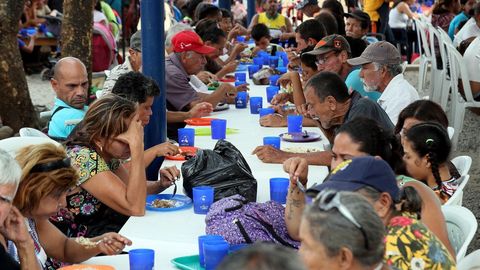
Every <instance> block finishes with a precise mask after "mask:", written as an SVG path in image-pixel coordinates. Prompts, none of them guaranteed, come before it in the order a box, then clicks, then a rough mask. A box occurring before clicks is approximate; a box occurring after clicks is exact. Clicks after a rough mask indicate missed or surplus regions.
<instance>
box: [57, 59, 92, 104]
mask: <svg viewBox="0 0 480 270" xmlns="http://www.w3.org/2000/svg"><path fill="white" fill-rule="evenodd" d="M51 84H52V88H53V90H55V93H56V94H57V98H58V99H60V100H62V101H63V102H65V103H67V104H68V105H70V106H72V107H74V108H77V109H83V106H84V105H85V102H86V100H87V92H88V74H87V69H86V67H85V65H84V64H83V63H82V61H80V60H79V59H77V58H75V57H64V58H62V59H60V60H59V61H58V62H57V64H56V65H55V67H54V69H53V78H52V80H51Z"/></svg>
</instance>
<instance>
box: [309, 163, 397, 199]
mask: <svg viewBox="0 0 480 270" xmlns="http://www.w3.org/2000/svg"><path fill="white" fill-rule="evenodd" d="M363 187H372V188H374V189H376V190H378V191H379V192H387V193H388V194H390V196H391V197H392V200H393V201H398V196H399V192H400V191H399V188H398V186H397V179H396V177H395V174H394V173H393V170H392V169H391V168H390V165H388V163H387V162H385V161H384V160H382V159H379V158H375V157H372V156H368V157H357V158H353V159H351V160H347V161H344V162H342V163H340V164H339V165H338V166H337V168H335V169H334V170H333V171H332V173H331V174H330V177H329V178H328V179H327V180H326V181H325V182H323V183H322V184H320V185H316V186H314V187H312V188H310V189H308V190H307V194H308V195H309V196H314V195H316V194H317V193H318V192H321V191H322V190H326V189H333V190H338V191H357V190H359V189H361V188H363Z"/></svg>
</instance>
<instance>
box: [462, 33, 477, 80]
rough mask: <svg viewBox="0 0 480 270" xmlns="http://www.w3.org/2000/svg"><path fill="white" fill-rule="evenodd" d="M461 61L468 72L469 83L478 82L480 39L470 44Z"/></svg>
mask: <svg viewBox="0 0 480 270" xmlns="http://www.w3.org/2000/svg"><path fill="white" fill-rule="evenodd" d="M463 60H464V63H465V66H466V67H467V70H468V77H469V79H470V81H474V82H480V72H479V71H480V37H477V38H476V39H474V40H473V41H472V43H470V46H468V48H467V50H466V51H465V53H464V54H463Z"/></svg>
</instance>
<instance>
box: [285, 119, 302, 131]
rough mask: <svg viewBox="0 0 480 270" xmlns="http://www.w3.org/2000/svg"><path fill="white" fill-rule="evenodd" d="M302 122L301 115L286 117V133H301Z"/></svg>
mask: <svg viewBox="0 0 480 270" xmlns="http://www.w3.org/2000/svg"><path fill="white" fill-rule="evenodd" d="M302 121H303V116H301V115H288V116H287V126H288V133H298V132H302Z"/></svg>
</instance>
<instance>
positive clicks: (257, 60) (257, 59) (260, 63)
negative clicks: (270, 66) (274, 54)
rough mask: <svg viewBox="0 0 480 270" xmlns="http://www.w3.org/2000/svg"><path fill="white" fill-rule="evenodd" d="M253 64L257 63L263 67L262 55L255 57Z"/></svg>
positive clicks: (259, 66)
mask: <svg viewBox="0 0 480 270" xmlns="http://www.w3.org/2000/svg"><path fill="white" fill-rule="evenodd" d="M253 64H255V65H257V66H258V68H259V69H260V68H262V66H263V58H262V57H261V56H258V57H255V58H253Z"/></svg>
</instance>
